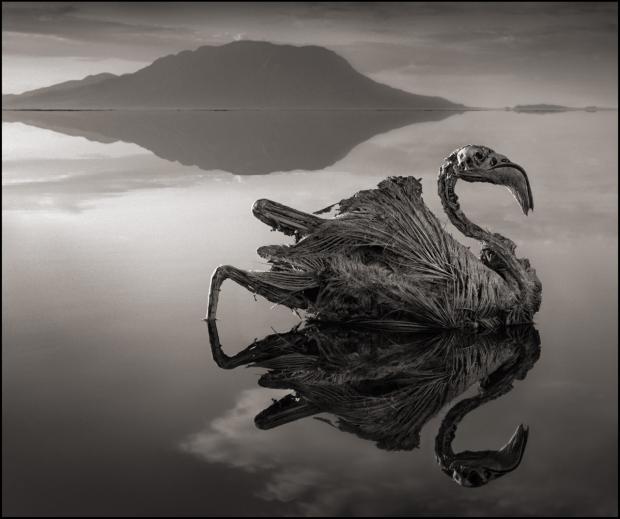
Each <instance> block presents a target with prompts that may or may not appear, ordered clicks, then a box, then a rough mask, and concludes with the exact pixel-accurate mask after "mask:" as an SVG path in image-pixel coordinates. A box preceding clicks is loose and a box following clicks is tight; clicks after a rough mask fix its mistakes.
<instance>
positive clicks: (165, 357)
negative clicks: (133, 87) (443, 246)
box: [2, 111, 618, 516]
mask: <svg viewBox="0 0 620 519" xmlns="http://www.w3.org/2000/svg"><path fill="white" fill-rule="evenodd" d="M617 139H618V123H617V112H596V113H585V112H566V113H557V114H525V113H514V112H503V111H496V112H494V111H486V112H483V111H481V112H465V113H450V112H421V113H411V112H410V113H396V112H394V113H389V112H384V113H382V112H375V113H355V112H350V113H344V112H343V113H339V112H330V113H321V112H291V113H286V112H281V113H278V112H274V113H261V112H205V113H191V112H165V113H140V112H133V113H132V112H128V113H116V112H78V113H61V112H59V113H51V112H48V113H44V112H42V113H35V112H30V113H28V112H23V113H18V112H13V113H10V112H5V113H3V124H2V162H3V177H2V178H3V196H2V202H3V213H2V216H3V219H2V231H3V238H2V246H3V254H2V274H3V285H2V290H3V293H2V296H3V297H2V300H3V304H2V318H3V319H2V320H3V329H2V338H3V349H2V360H3V362H2V375H3V377H2V380H3V382H2V384H3V385H2V389H3V397H2V402H3V404H2V406H3V426H2V429H3V455H2V465H3V515H79V514H84V515H112V514H114V515H160V516H163V515H180V516H190V515H227V516H234V515H255V516H269V515H311V516H324V515H369V516H372V515H471V516H476V515H499V516H515V515H527V516H541V515H547V516H548V515H572V516H578V515H595V516H609V515H617V513H618V495H617V485H618V469H617V383H618V374H617V347H618V344H617V343H618V337H617V333H618V321H617V311H618V308H617V293H618V277H617V266H618V265H617V261H618V257H617V245H618V243H617V238H618V228H617V210H618V149H617ZM468 143H478V144H484V145H487V146H489V147H491V148H493V149H495V150H496V151H498V152H499V153H503V154H505V155H507V156H508V157H509V158H510V159H511V160H513V161H514V162H517V163H519V164H521V165H522V166H523V167H524V168H525V169H526V170H527V172H528V174H529V179H530V182H531V186H532V191H533V195H534V200H535V210H534V212H533V213H531V214H530V215H529V216H527V217H525V216H524V215H523V214H522V212H521V211H520V208H519V206H518V204H517V203H516V202H515V201H514V199H513V198H512V197H511V196H510V193H509V192H508V191H507V190H505V189H500V188H498V187H495V186H491V185H487V184H475V185H474V184H465V185H462V184H459V185H458V186H457V190H458V193H459V196H460V200H461V202H462V207H463V210H464V212H465V213H466V214H467V215H468V216H469V217H470V218H471V219H472V220H473V221H475V222H477V223H479V224H481V225H483V226H484V227H488V228H489V229H492V230H493V231H496V232H500V233H502V234H504V235H505V236H508V237H510V238H511V239H512V240H513V241H515V242H516V244H517V254H518V255H519V256H520V257H527V258H529V259H530V261H531V263H532V265H533V266H534V267H535V268H536V270H537V273H538V276H539V277H540V279H541V281H542V285H543V303H542V308H541V311H540V312H539V313H538V314H537V316H536V323H535V327H536V330H537V331H538V334H539V336H540V358H539V360H538V361H537V362H536V363H535V365H533V367H532V368H531V369H530V370H529V371H528V373H527V377H526V378H525V379H524V380H517V381H515V383H514V388H513V389H512V390H511V391H510V392H508V393H506V394H503V395H502V396H501V397H499V398H497V399H494V400H493V401H490V402H488V403H485V404H484V405H482V406H480V407H479V408H478V409H476V410H475V411H474V412H472V413H471V414H470V415H468V416H467V417H466V418H465V419H464V420H463V422H462V424H461V425H460V427H459V429H458V434H457V437H456V439H455V442H454V447H455V450H459V451H462V450H465V449H471V450H481V449H497V448H499V447H500V446H501V445H503V444H504V443H505V442H506V440H507V439H508V438H509V437H510V435H511V434H512V432H513V431H514V429H515V427H516V426H517V425H518V424H519V423H524V424H527V425H528V426H529V440H528V444H527V448H526V450H525V454H524V456H523V460H522V462H521V465H520V466H519V467H518V468H517V469H516V470H514V471H513V472H511V473H510V474H507V475H506V476H505V477H502V478H500V479H497V480H496V481H491V482H490V483H489V484H488V485H485V486H483V487H480V488H465V487H462V486H459V485H457V484H455V482H454V481H452V480H451V479H450V477H446V475H445V474H444V473H442V471H441V470H440V468H439V467H438V466H437V463H436V461H435V455H434V441H435V440H434V439H435V435H436V434H437V431H438V429H439V427H440V424H441V421H442V418H443V417H444V416H445V414H446V412H447V411H448V408H449V406H448V407H443V408H442V409H441V410H440V411H439V412H438V413H437V414H436V415H434V416H432V417H430V419H429V420H428V421H427V423H426V424H425V425H424V427H422V429H421V433H420V439H419V446H418V447H417V448H413V449H411V450H386V449H380V448H377V445H376V444H375V442H373V441H369V440H365V439H362V438H361V437H359V436H358V435H355V434H351V433H349V432H346V431H342V430H339V429H338V428H336V427H330V425H329V424H328V423H326V422H325V421H323V420H316V419H313V418H311V417H307V418H303V419H299V420H296V421H292V422H290V423H286V424H284V425H281V426H279V427H275V428H273V429H269V430H261V429H259V428H257V427H256V426H255V424H254V417H255V416H256V415H257V414H259V413H260V412H261V411H262V410H263V409H265V408H266V407H268V406H270V405H271V403H272V399H274V398H275V399H279V398H282V397H283V396H284V395H286V394H288V393H289V391H287V390H285V389H269V388H266V387H262V386H259V385H258V384H257V382H258V380H259V377H260V376H261V375H262V374H263V373H264V372H265V369H262V368H259V367H250V368H248V369H244V368H241V367H240V368H238V369H236V370H222V369H220V368H218V366H217V365H216V364H215V362H214V361H213V358H212V355H211V349H210V347H209V335H208V331H207V327H206V325H205V323H204V322H203V321H202V318H203V317H204V314H205V312H206V302H207V294H208V288H209V282H210V276H211V274H212V272H213V270H214V269H215V268H216V267H217V266H218V265H219V264H231V265H235V266H237V267H240V268H244V269H259V270H260V269H264V268H266V267H265V264H264V262H263V261H262V260H261V259H260V258H259V257H258V256H257V255H256V252H255V251H256V249H257V247H259V246H261V245H265V244H271V243H288V242H289V241H290V240H289V239H288V238H286V237H284V236H281V235H280V234H279V233H274V232H271V231H270V229H269V228H268V227H267V226H265V225H264V224H262V223H261V222H260V221H258V220H256V219H255V218H254V217H253V216H252V213H251V211H250V208H251V206H252V203H253V202H254V201H255V200H257V199H259V198H269V199H272V200H276V201H279V202H282V203H284V204H286V205H290V206H292V207H295V208H298V209H302V210H306V211H309V212H311V211H314V210H317V209H320V208H323V207H325V206H328V205H330V204H332V203H334V202H337V201H339V200H341V199H342V198H345V197H348V196H350V195H351V194H353V193H355V192H356V191H359V190H361V189H370V188H372V187H374V186H376V184H377V183H378V182H380V181H381V180H382V179H384V178H385V177H387V176H392V175H413V176H416V177H417V178H421V179H422V185H423V189H424V192H423V196H424V199H425V201H426V203H427V205H428V206H429V207H430V208H431V209H432V210H433V212H434V213H435V214H436V215H438V216H439V217H440V219H441V220H442V222H445V223H446V225H447V228H448V230H450V231H451V232H453V233H454V234H455V236H456V237H457V238H458V239H459V240H461V241H463V242H464V243H467V244H468V245H470V246H471V247H472V249H476V247H478V245H477V244H475V243H474V242H472V241H471V240H467V239H464V238H462V237H461V236H460V235H459V234H458V233H457V231H456V230H455V229H454V228H453V227H451V226H450V225H449V224H448V222H447V217H446V216H445V215H444V213H443V211H442V209H441V204H440V202H439V199H438V197H437V192H436V191H437V190H436V176H437V170H438V167H439V165H440V163H441V161H442V159H443V157H444V156H446V155H447V154H449V153H450V152H451V151H452V150H453V149H455V148H456V147H458V146H461V145H464V144H468ZM218 319H219V320H218V328H219V334H220V338H221V340H222V343H223V345H224V349H225V351H226V352H227V353H228V354H233V353H236V352H238V351H241V350H243V348H245V347H246V346H248V345H249V344H251V343H252V341H253V340H254V339H261V338H263V337H265V336H268V335H270V334H273V333H275V332H277V333H285V332H287V331H289V330H290V329H291V328H292V327H294V326H295V325H297V324H299V322H300V321H299V318H298V316H297V315H295V314H293V313H291V312H290V311H289V310H287V309H286V308H283V307H281V306H274V305H272V304H271V303H269V302H267V301H266V300H264V299H262V298H260V297H259V298H257V300H255V299H254V298H253V297H252V295H251V294H249V293H248V292H246V291H244V290H243V289H242V288H240V287H238V286H236V285H234V284H232V283H230V282H228V283H226V284H225V285H224V289H223V292H222V294H221V302H220V306H219V310H218ZM473 391H474V389H473V388H470V389H469V390H467V391H466V393H465V394H464V396H468V395H472V394H474V392H473ZM321 416H322V417H324V418H326V419H330V416H329V415H328V414H325V415H321ZM332 418H333V417H332Z"/></svg>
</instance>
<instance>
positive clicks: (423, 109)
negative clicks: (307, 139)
mask: <svg viewBox="0 0 620 519" xmlns="http://www.w3.org/2000/svg"><path fill="white" fill-rule="evenodd" d="M2 111H3V112H455V113H462V112H515V113H532V112H544V113H563V112H588V113H592V112H613V111H618V108H602V107H596V109H595V110H593V109H587V108H565V109H558V110H550V109H542V108H541V109H534V108H532V109H516V110H515V109H514V108H474V107H470V108H458V109H456V108H2Z"/></svg>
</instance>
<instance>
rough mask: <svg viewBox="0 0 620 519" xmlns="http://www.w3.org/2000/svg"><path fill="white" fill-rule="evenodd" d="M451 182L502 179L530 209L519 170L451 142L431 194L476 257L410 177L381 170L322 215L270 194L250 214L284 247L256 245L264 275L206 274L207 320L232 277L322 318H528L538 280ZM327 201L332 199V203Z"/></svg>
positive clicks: (424, 323)
mask: <svg viewBox="0 0 620 519" xmlns="http://www.w3.org/2000/svg"><path fill="white" fill-rule="evenodd" d="M458 179H463V180H465V181H467V182H489V183H492V184H498V185H503V186H506V187H507V188H508V189H509V190H510V191H511V192H512V193H513V195H514V196H515V198H516V199H517V201H518V202H519V204H520V205H521V208H522V209H523V212H524V213H526V214H527V212H528V211H529V210H531V209H533V200H532V193H531V190H530V185H529V181H528V178H527V175H526V173H525V171H524V170H523V168H521V167H520V166H518V165H516V164H514V163H512V162H510V161H509V160H508V159H507V158H506V157H504V156H503V155H499V154H498V153H495V152H494V151H493V150H490V149H489V148H486V147H484V146H476V145H468V146H464V147H462V148H459V149H457V150H456V151H454V152H453V153H452V154H450V155H449V156H448V157H447V158H446V159H445V160H444V162H443V164H442V166H441V168H440V173H439V195H440V197H441V201H442V203H443V207H444V209H445V211H446V213H447V214H448V217H449V218H450V221H451V222H452V223H453V224H454V225H455V227H456V228H457V229H459V230H460V231H461V232H462V233H463V234H465V235H466V236H468V237H471V238H475V239H477V240H479V241H481V242H482V251H481V255H480V259H478V258H476V257H475V256H474V255H473V253H472V252H471V251H470V250H469V249H468V248H467V247H465V246H463V245H461V244H460V243H458V242H457V241H456V240H455V239H454V238H453V237H452V236H451V235H450V234H448V233H447V232H446V231H445V230H444V228H443V227H442V225H441V224H440V222H439V221H438V220H437V218H436V217H435V216H434V215H433V214H432V213H431V212H430V210H429V209H428V208H427V207H426V205H425V204H424V201H423V200H422V197H421V192H422V187H421V184H420V182H419V181H418V180H416V179H415V178H413V177H390V178H388V179H387V180H384V181H383V182H381V183H380V184H379V186H378V189H372V190H368V191H360V192H359V193H357V194H356V195H354V196H353V197H352V198H349V199H346V200H341V201H340V202H339V203H338V204H335V205H337V206H338V213H339V216H338V217H336V218H333V219H324V218H320V217H318V216H316V214H320V213H322V212H326V211H328V210H329V209H331V207H329V208H326V209H325V210H323V211H318V212H317V213H316V214H313V215H311V214H307V213H303V212H300V211H297V210H295V209H291V208H289V207H286V206H283V205H281V204H278V203H275V202H271V201H269V200H258V201H257V202H256V203H255V204H254V207H253V212H254V214H255V216H256V217H257V218H259V219H260V220H261V221H263V222H265V223H266V224H268V225H270V226H272V227H274V228H275V229H277V230H280V231H282V232H284V233H286V234H288V235H292V236H295V238H296V243H295V244H294V245H290V246H276V245H274V246H266V247H261V248H260V249H259V250H258V253H259V254H260V255H261V256H262V257H264V258H266V259H267V260H268V261H269V262H270V263H271V271H269V272H247V271H243V270H240V269H237V268H235V267H231V266H220V267H218V269H217V270H216V271H215V272H214V274H213V277H212V281H211V290H210V295H209V308H208V314H207V318H208V319H214V318H215V314H216V309H217V303H218V296H219V291H220V286H221V284H222V283H223V281H224V280H225V279H232V280H233V281H235V282H237V283H239V284H240V285H242V286H244V287H246V288H247V289H249V290H251V291H253V292H255V293H257V294H259V295H262V296H264V297H266V298H267V299H268V300H270V301H272V302H275V303H281V304H283V305H286V306H288V307H291V308H299V309H303V310H307V311H308V312H309V313H310V314H311V315H312V316H313V317H315V318H317V319H321V320H325V321H370V320H372V321H383V322H386V321H390V322H401V323H402V322H408V323H409V324H410V325H411V326H414V327H424V328H464V327H472V328H478V327H480V328H496V327H498V326H502V325H510V324H519V323H528V322H531V321H532V318H533V316H534V314H535V313H536V312H537V311H538V309H539V307H540V301H541V284H540V281H539V280H538V278H537V276H536V273H535V271H534V270H533V269H532V268H530V265H529V261H528V260H526V259H518V258H517V257H516V255H515V244H514V243H513V242H512V241H511V240H509V239H507V238H505V237H503V236H501V235H500V234H495V233H490V232H488V231H486V230H484V229H482V228H481V227H479V226H477V225H476V224H474V223H472V222H471V221H470V220H468V219H467V217H466V216H465V215H464V214H463V212H462V211H461V209H460V206H459V203H458V199H457V197H456V195H455V193H454V186H455V184H456V181H457V180H458ZM332 207H333V206H332Z"/></svg>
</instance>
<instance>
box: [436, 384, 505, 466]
mask: <svg viewBox="0 0 620 519" xmlns="http://www.w3.org/2000/svg"><path fill="white" fill-rule="evenodd" d="M511 389H512V385H511V384H504V385H501V386H499V387H496V388H494V390H493V391H489V392H481V393H478V394H477V395H476V396H473V397H470V398H466V399H464V400H461V401H460V402H458V403H457V404H456V405H455V406H454V407H452V408H451V409H450V410H449V411H448V413H447V414H446V416H445V417H444V419H443V420H442V422H441V426H440V427H439V431H438V433H437V436H436V437H435V455H436V456H437V459H438V461H439V462H440V463H441V464H442V465H445V466H448V465H449V464H450V461H451V460H452V459H453V458H454V456H455V453H454V450H453V449H452V442H453V441H454V437H455V436H456V429H457V427H458V424H459V423H460V422H461V421H462V420H463V418H465V416H466V415H468V414H469V413H471V412H472V411H473V410H475V409H477V408H478V407H480V406H481V405H483V404H486V403H487V402H489V401H491V400H495V399H496V398H498V397H500V396H501V395H503V394H505V393H508V392H509V391H510V390H511Z"/></svg>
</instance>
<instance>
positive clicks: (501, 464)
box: [440, 425, 528, 487]
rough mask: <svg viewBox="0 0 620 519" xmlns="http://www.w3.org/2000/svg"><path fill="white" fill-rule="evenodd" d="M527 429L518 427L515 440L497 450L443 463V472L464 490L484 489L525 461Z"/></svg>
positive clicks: (458, 457)
mask: <svg viewBox="0 0 620 519" xmlns="http://www.w3.org/2000/svg"><path fill="white" fill-rule="evenodd" d="M527 438H528V428H527V427H526V426H524V425H520V426H519V427H517V430H516V431H515V433H514V434H513V435H512V438H510V440H509V441H508V443H507V444H506V445H504V446H503V447H502V448H501V449H500V450H497V451H478V452H472V451H465V452H461V453H460V454H456V455H455V456H454V457H453V458H452V459H444V460H441V461H440V464H441V465H443V466H442V470H443V472H444V473H445V474H447V475H448V476H450V477H451V478H452V479H453V480H454V481H455V482H456V483H458V484H459V485H461V486H463V487H481V486H483V485H486V484H487V483H489V482H490V481H493V480H494V479H497V478H500V477H502V476H505V475H506V474H508V473H509V472H512V471H513V470H515V469H516V468H517V467H518V466H519V465H520V464H521V460H522V459H523V453H524V452H525V446H526V444H527Z"/></svg>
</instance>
